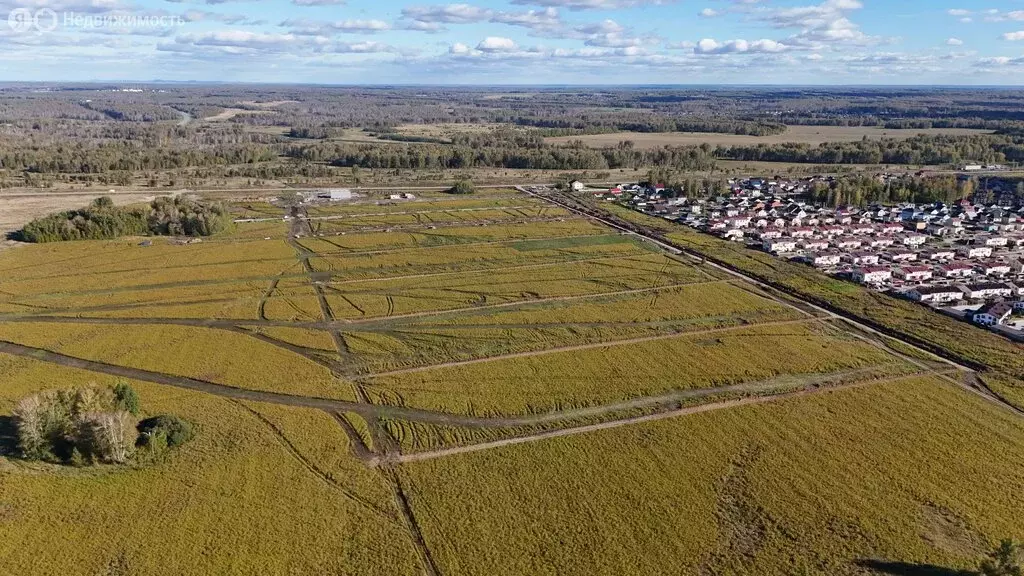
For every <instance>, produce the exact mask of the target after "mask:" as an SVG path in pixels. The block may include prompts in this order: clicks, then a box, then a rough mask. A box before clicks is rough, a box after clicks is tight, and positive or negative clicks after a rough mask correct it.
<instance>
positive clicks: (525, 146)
mask: <svg viewBox="0 0 1024 576" xmlns="http://www.w3.org/2000/svg"><path fill="white" fill-rule="evenodd" d="M410 124H412V125H417V124H421V125H472V126H481V128H480V129H477V130H468V131H454V132H449V133H443V134H441V133H438V134H426V135H424V134H418V133H414V134H408V133H403V132H400V131H399V130H398V127H399V126H404V125H410ZM787 124H815V125H836V126H861V125H866V126H884V127H888V128H931V127H966V128H984V129H988V130H992V131H993V132H994V133H993V134H976V135H964V136H952V135H945V136H943V135H920V136H917V137H914V138H910V139H908V140H895V139H893V140H870V141H869V140H866V139H865V140H864V141H862V142H845V143H826V144H823V145H820V146H812V145H808V144H771V145H769V144H751V145H741V146H719V147H714V146H707V145H703V146H675V147H663V148H660V149H655V150H641V149H639V148H636V147H634V146H632V145H631V143H630V142H629V141H628V138H625V137H624V139H623V142H621V143H620V144H619V145H618V146H613V147H611V148H608V149H600V150H596V149H589V148H587V147H585V146H583V145H582V143H579V142H570V143H568V144H562V145H555V144H551V143H546V142H545V140H544V137H546V136H555V135H562V136H565V135H569V136H573V135H584V134H594V133H604V132H614V131H621V130H628V131H633V132H668V131H702V132H724V133H730V134H741V135H770V134H774V135H777V134H785V131H786V125H787ZM495 125H501V126H505V127H504V128H497V129H495V128H494V126H495ZM353 130H355V133H356V134H357V135H358V137H355V136H353V132H352V131H353ZM719 160H740V161H778V162H788V163H802V164H809V165H843V164H906V165H936V166H951V165H956V164H960V163H967V162H971V163H1016V162H1022V161H1024V91H1019V90H1009V89H1006V90H995V89H989V90H986V89H976V90H962V89H881V88H878V89H874V88H865V89H828V90H826V89H768V88H764V89H762V88H688V89H683V88H616V89H583V88H580V89H556V88H550V89H538V88H526V89H501V90H499V89H487V88H383V87H382V88H343V87H317V86H226V85H194V86H193V85H139V86H128V87H126V86H113V85H109V86H105V85H62V86H44V85H37V84H22V85H18V84H9V85H0V186H5V187H9V186H18V185H28V186H50V185H52V184H53V183H54V182H81V183H87V184H99V185H122V186H128V185H132V184H137V183H139V182H140V181H141V182H147V181H148V182H149V183H150V185H152V186H158V185H169V186H187V185H193V184H201V183H202V181H203V179H204V178H207V177H209V176H210V175H211V174H218V175H221V176H224V175H228V176H239V177H247V178H254V179H270V178H292V179H297V180H301V179H304V178H324V177H329V176H331V175H332V173H333V172H332V170H333V169H337V168H350V167H359V168H366V169H388V170H419V169H463V168H505V169H547V170H607V169H620V168H630V169H640V168H670V169H673V170H679V171H685V170H692V171H705V170H714V169H715V166H716V162H717V161H719ZM158 172H159V173H161V174H162V175H163V177H162V178H157V176H156V175H155V174H156V173H158Z"/></svg>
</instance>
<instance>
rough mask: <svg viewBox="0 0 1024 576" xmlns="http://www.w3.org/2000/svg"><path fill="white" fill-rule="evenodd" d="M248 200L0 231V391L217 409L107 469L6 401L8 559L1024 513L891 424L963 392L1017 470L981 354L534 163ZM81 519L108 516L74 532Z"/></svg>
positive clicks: (962, 425)
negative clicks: (351, 197) (661, 223)
mask: <svg viewBox="0 0 1024 576" xmlns="http://www.w3.org/2000/svg"><path fill="white" fill-rule="evenodd" d="M233 210H234V213H235V214H236V215H237V216H238V217H239V218H254V219H257V220H258V221H255V222H239V223H236V225H235V227H234V228H233V229H232V230H231V231H229V232H227V233H224V234H222V235H218V236H215V237H212V238H209V239H204V241H203V242H199V243H185V242H180V241H175V240H173V239H167V238H149V239H144V238H130V239H128V238H126V239H119V240H111V241H87V242H68V243H57V244H43V245H26V246H20V247H18V248H16V249H12V250H7V251H4V252H2V253H0V418H6V415H8V414H10V411H11V409H12V408H13V405H14V403H15V402H16V401H17V400H18V399H19V398H22V397H24V396H25V395H27V394H29V393H31V392H33V391H37V390H42V389H47V388H54V387H63V386H68V385H84V384H87V383H89V382H95V383H98V384H100V385H109V384H112V383H113V382H115V381H117V379H118V378H120V379H128V380H131V381H132V384H133V385H135V386H137V387H138V390H139V392H140V394H141V395H142V397H143V401H144V404H145V405H146V406H151V407H152V408H147V410H148V409H152V410H163V409H166V411H172V412H178V413H181V414H182V415H184V416H186V417H188V418H189V419H191V420H192V421H193V422H195V423H196V425H197V427H198V429H199V435H198V440H197V444H195V446H194V447H187V448H185V449H184V450H182V451H180V452H178V453H175V454H174V455H173V456H172V457H171V458H170V459H169V460H168V461H166V462H162V463H159V464H158V465H155V466H154V467H151V468H145V467H143V468H140V469H131V470H114V469H111V470H101V471H99V472H95V471H92V470H77V469H70V468H69V467H60V466H52V465H32V464H29V463H26V462H24V461H22V460H20V459H18V458H15V457H13V452H12V450H13V449H12V448H11V447H10V443H9V441H8V444H7V445H4V444H3V442H4V440H3V438H4V435H3V431H4V430H5V428H4V424H5V420H0V448H3V447H4V446H6V448H4V450H0V536H2V537H4V538H0V540H3V541H4V542H5V544H0V557H3V558H5V562H6V561H8V560H9V561H10V563H11V565H13V566H15V567H16V568H18V569H19V570H20V571H22V572H25V571H26V570H27V571H28V572H31V571H32V570H36V571H37V572H42V573H69V572H71V571H74V570H76V569H78V568H81V567H85V568H86V569H87V570H88V571H90V572H88V573H104V570H105V571H106V572H107V573H109V572H111V571H112V570H114V568H110V567H111V566H114V567H115V568H117V569H122V568H119V567H122V566H127V568H126V569H130V571H129V572H128V573H132V574H134V573H138V574H154V573H158V572H160V571H161V570H163V571H165V572H166V571H167V570H170V571H173V572H176V573H197V574H198V573H233V574H244V573H254V572H260V573H274V574H278V573H289V572H292V573H314V572H316V573H320V572H324V573H367V574H368V573H388V574H428V575H431V576H433V575H436V574H446V575H448V574H495V573H523V574H556V573H557V574H573V573H579V574H584V573H587V574H601V573H608V574H612V573H615V574H625V573H645V574H653V573H693V572H703V573H730V572H737V571H738V572H744V571H745V572H747V573H762V572H764V573H773V572H774V573H791V572H792V571H793V570H799V569H801V568H800V567H802V566H805V567H807V568H812V570H811V571H810V572H808V573H829V574H832V573H846V572H851V573H854V572H856V571H855V570H853V568H850V567H851V566H853V564H851V562H853V560H851V559H853V558H854V556H856V555H857V554H862V553H863V554H868V553H873V554H884V555H886V557H891V556H893V554H889V552H891V551H893V550H896V549H897V548H896V547H897V546H902V545H903V544H904V543H906V542H910V541H911V540H912V538H913V537H914V536H912V534H911V532H912V530H911V528H910V526H911V524H912V523H913V522H918V524H915V526H924V528H921V534H923V535H922V536H919V537H918V538H919V541H915V542H913V543H911V544H908V546H909V547H908V548H907V549H908V550H912V551H913V559H915V560H918V559H937V560H943V561H948V562H950V563H952V564H954V565H957V566H959V565H962V564H963V562H964V559H965V558H967V557H968V556H969V555H970V554H973V553H974V552H973V551H972V550H973V548H969V547H968V548H963V547H962V546H961V547H960V548H956V549H955V551H953V552H949V551H943V550H940V549H938V548H935V547H934V546H933V547H932V548H927V546H931V544H922V543H921V542H932V541H937V539H938V538H939V537H938V536H934V537H933V536H932V535H931V533H930V532H927V529H929V527H933V528H934V527H935V526H938V528H935V530H939V531H940V532H941V535H948V530H946V529H945V527H946V524H944V523H949V522H952V523H953V524H954V525H956V526H969V527H970V530H967V529H966V528H965V530H967V531H966V532H964V533H966V534H969V535H970V536H969V538H968V539H967V540H965V541H966V542H968V545H969V546H980V545H979V544H978V542H981V541H982V540H984V539H986V538H991V537H994V535H996V534H1002V533H1006V532H1007V531H1009V530H1011V529H1012V528H1014V527H1015V526H1016V525H1015V524H1014V522H1015V521H1014V520H1012V519H1011V518H1010V515H1009V514H1007V513H1006V508H1007V507H1008V506H1009V504H1008V503H1007V502H1005V501H1004V500H1001V499H1000V498H1001V497H1000V496H999V495H998V494H1001V492H997V491H996V490H997V489H993V491H991V492H990V491H988V489H986V490H985V491H981V492H978V493H976V494H973V495H972V496H971V498H974V499H973V500H968V501H967V503H966V504H964V505H963V506H959V505H956V506H954V505H951V504H950V503H949V502H948V498H947V496H948V495H949V494H952V493H954V492H955V491H957V490H961V489H962V488H963V486H961V484H962V483H963V482H965V481H964V480H957V482H961V484H957V483H955V482H951V481H950V482H946V483H943V482H945V481H944V480H943V479H941V478H936V477H934V476H921V477H918V476H915V475H914V474H912V470H913V468H912V467H911V466H910V465H908V464H905V463H904V462H896V461H895V460H894V458H895V457H894V456H893V454H895V453H896V452H894V451H895V450H896V448H893V447H890V446H889V444H887V442H890V443H891V442H893V441H894V440H893V438H890V436H891V435H892V434H895V433H890V427H891V426H893V422H895V420H896V416H897V415H898V416H899V417H900V418H903V417H904V416H905V421H904V420H900V421H899V427H900V428H899V432H900V434H901V435H900V436H899V437H898V442H897V443H898V444H899V445H900V446H904V447H905V445H906V444H908V443H911V442H920V443H921V444H920V445H921V446H923V448H922V449H923V450H925V451H926V453H925V454H914V455H913V456H912V459H913V458H916V459H922V458H925V457H926V455H931V454H938V453H939V452H941V450H942V449H943V448H944V445H942V444H941V443H939V441H938V440H936V439H935V438H933V437H931V436H928V435H929V434H933V432H934V430H933V429H934V428H935V426H936V424H935V422H936V421H939V420H944V421H945V422H946V423H947V424H948V425H949V426H950V428H949V430H951V431H958V432H957V433H960V434H966V435H962V436H961V438H960V439H961V440H962V441H963V442H964V444H963V445H964V446H967V447H968V449H970V450H971V451H973V452H972V455H971V456H970V458H971V459H970V460H967V461H965V463H962V465H961V467H962V468H970V469H971V470H973V471H975V472H976V473H978V474H983V475H987V476H985V477H986V478H988V477H990V476H991V477H995V478H996V484H997V485H998V486H999V487H1001V488H1005V489H1009V488H1014V486H1011V484H1012V480H1010V479H1011V478H1012V477H1013V475H1014V474H1019V471H1018V470H1016V469H1015V468H1013V466H1014V465H1013V464H1012V463H1009V462H1003V463H999V464H993V463H987V460H986V458H987V456H986V454H988V453H989V452H991V451H992V450H997V449H998V450H1014V449H1019V446H1020V445H1021V444H1022V443H1024V439H1022V438H1024V432H1022V431H1021V430H1020V425H1019V424H1017V423H1016V420H1013V419H1012V418H1010V417H1009V416H1006V415H1003V414H1001V413H996V412H994V411H996V410H997V408H993V407H990V406H988V405H986V404H985V403H984V402H983V401H982V400H981V399H977V398H975V397H973V396H971V397H968V396H967V395H966V394H965V393H964V392H962V391H960V390H959V389H958V388H955V387H954V385H953V384H952V383H951V382H954V383H955V382H958V381H960V380H959V379H961V378H965V377H966V376H965V375H964V374H960V373H959V372H958V371H957V370H956V369H954V368H953V367H951V366H949V365H947V364H943V363H941V362H938V361H935V360H934V359H932V358H930V357H928V356H927V355H926V354H924V353H922V352H920V351H917V350H915V349H913V348H908V347H907V346H905V345H902V344H900V343H898V342H893V341H887V340H885V339H882V338H880V337H878V336H876V335H873V334H871V333H869V332H865V331H859V330H853V329H852V328H851V327H850V326H848V325H846V324H844V323H842V322H840V321H839V320H837V319H835V318H833V317H831V316H829V315H827V314H825V313H822V312H818V311H815V310H814V309H813V308H809V307H806V306H794V305H793V302H792V301H790V300H786V299H780V298H777V297H776V296H774V295H772V294H771V293H769V292H766V291H765V290H763V289H762V288H759V287H757V286H753V285H750V284H748V283H746V282H743V281H742V280H740V279H737V278H735V277H732V276H729V275H727V274H725V273H724V272H722V271H720V270H717V269H715V268H712V267H709V266H707V265H705V264H704V263H702V262H700V261H696V260H692V259H688V258H685V257H681V256H674V255H670V254H666V253H663V252H661V251H659V250H658V249H657V248H656V247H655V246H654V245H652V244H651V243H648V242H644V241H642V240H641V239H639V238H638V237H636V236H632V235H626V234H620V233H619V232H618V231H616V230H613V229H611V228H608V227H606V226H604V225H602V224H600V223H597V222H595V221H592V220H589V219H586V218H584V217H581V216H578V215H575V214H573V213H570V212H568V211H566V210H564V209H562V208H559V207H556V206H554V205H552V204H548V203H546V202H544V201H543V200H540V199H538V198H535V197H533V196H530V195H527V194H518V193H515V192H513V191H510V190H504V191H501V193H500V194H499V193H493V194H481V195H476V196H473V197H468V198H453V197H450V196H443V197H436V198H435V197H431V198H429V199H426V200H424V199H422V198H421V199H417V200H415V201H401V202H399V201H394V202H391V201H375V200H372V199H362V200H359V201H357V202H354V203H348V204H344V203H334V204H317V205H304V206H299V207H296V209H295V210H293V209H292V207H290V206H286V205H284V204H283V203H281V202H274V203H270V202H262V201H261V202H255V201H249V202H240V203H238V204H237V205H235V206H234V207H233ZM285 214H297V216H296V217H290V218H288V219H285V218H284V215H285ZM115 376H116V377H117V378H115ZM965 381H966V380H965ZM183 388H187V389H183ZM197 390H198V391H197ZM970 426H975V428H973V429H971V430H970V431H969V432H963V430H964V429H966V428H969V427H970ZM918 428H919V429H918ZM857 430H861V431H864V434H865V435H864V436H863V437H862V438H861V440H862V441H863V442H864V444H857V443H856V441H858V440H857V438H854V433H855V431H857ZM943 433H946V431H945V429H944V430H943ZM950 433H952V432H950ZM988 434H991V435H994V437H995V438H996V440H995V442H996V443H998V446H996V445H995V444H992V445H989V444H984V443H983V438H984V437H985V436H986V435H988ZM819 446H820V447H821V449H820V450H818V449H817V448H815V447H819ZM851 446H852V447H853V448H851ZM901 449H902V448H901ZM466 450H473V452H471V453H464V451H466ZM873 454H877V455H878V457H879V458H880V460H877V461H875V460H872V459H871V458H870V455H873ZM748 456H749V457H748ZM936 458H939V459H941V458H945V456H944V455H943V454H938V456H936ZM829 459H832V460H835V462H832V463H831V464H830V463H829V462H826V463H825V464H822V460H829ZM553 460H556V461H557V462H555V463H554V464H552V461H553ZM588 461H590V464H588ZM830 461H831V460H830ZM737 462H744V463H748V464H745V465H743V466H741V465H739V464H736V463H737ZM805 462H806V463H807V464H806V465H805V464H804V463H805ZM876 462H881V464H876ZM915 462H916V460H915ZM591 464H594V465H598V466H601V470H593V469H591ZM40 466H41V467H40ZM47 466H48V467H47ZM776 468H777V469H778V470H779V471H781V472H780V474H781V475H782V476H783V477H784V478H785V479H786V480H787V482H789V484H786V486H785V489H778V486H776V485H775V484H773V483H772V482H773V480H772V476H771V474H770V471H771V470H774V469H776ZM858 468H865V469H867V472H865V473H863V474H862V476H864V477H865V478H867V480H865V481H866V482H872V483H875V484H883V483H884V481H886V480H892V481H893V482H895V485H897V486H899V487H900V491H899V493H898V494H896V495H895V496H892V497H891V498H889V497H888V496H886V498H889V499H888V500H886V505H887V506H888V505H891V506H892V509H893V510H900V511H901V514H905V515H906V518H907V519H906V520H904V519H901V520H899V522H897V523H895V524H892V530H891V531H886V529H885V527H884V526H883V525H882V524H880V523H882V522H883V520H884V518H883V517H884V515H885V514H886V511H885V510H884V509H870V510H869V509H868V508H869V506H867V504H865V501H864V500H863V495H857V494H854V495H853V496H849V497H848V496H847V495H846V494H839V493H834V494H833V493H831V492H829V491H830V490H832V489H833V488H834V486H835V484H836V483H837V482H839V479H840V478H851V477H858V476H857V475H856V474H854V473H853V472H852V471H853V470H856V469H858ZM918 468H920V467H918ZM473 469H477V470H480V471H481V474H480V475H479V476H477V478H478V480H479V481H474V480H471V479H470V477H471V476H472V474H473V473H472V472H471V471H472V470H473ZM818 471H821V475H820V476H819V475H816V474H817V472H818ZM498 478H508V479H510V481H509V483H508V484H507V485H505V484H503V483H502V482H501V481H499V480H498ZM680 478H682V479H683V480H678V481H677V479H680ZM538 482H540V484H538ZM734 486H735V488H733V487H734ZM522 490H526V491H529V492H531V494H529V495H528V496H527V497H525V499H522V500H521V502H522V507H517V506H512V505H511V504H510V502H511V501H512V500H511V499H512V496H511V494H513V493H517V492H519V491H522ZM53 492H58V493H59V496H57V497H51V496H48V494H51V493H53ZM587 494H590V495H592V498H591V499H590V500H587ZM178 496H181V499H180V500H179V499H178ZM300 496H301V498H300ZM801 498H812V499H815V502H816V504H818V506H817V507H816V508H815V509H813V510H809V509H807V506H806V505H805V504H804V502H803V500H801ZM299 500H301V502H300V501H299ZM178 501H187V502H188V503H189V506H185V507H182V506H177V505H168V504H166V503H167V502H178ZM920 502H926V503H927V505H926V506H925V507H924V508H922V507H921V505H920ZM983 505H990V506H991V507H993V510H990V511H987V512H983V513H982V512H978V507H980V506H983ZM958 506H959V507H958ZM666 507H667V508H666ZM506 508H515V509H514V510H512V509H506ZM28 510H31V511H32V513H31V514H29V513H28V512H27V511H28ZM913 514H917V515H918V516H913ZM919 517H920V518H924V519H925V520H920V519H919ZM160 518H170V519H173V521H174V522H175V527H173V528H167V527H165V528H163V530H161V527H160V526H159V523H160V522H161V520H160ZM125 519H129V520H125ZM601 519H607V520H608V522H611V523H613V524H614V525H615V526H618V527H629V529H628V530H625V529H620V528H615V529H608V528H607V522H605V521H604V520H601ZM922 522H923V523H922ZM179 524H180V527H179V526H178V525H179ZM65 526H66V527H65ZM86 527H88V528H86ZM218 530H220V531H223V532H224V535H223V536H215V532H216V531H218ZM942 530H945V531H942ZM37 532H39V533H44V534H45V535H46V536H45V537H43V538H39V539H35V540H33V539H29V538H27V537H25V536H24V535H25V534H30V533H32V534H34V533H37ZM836 534H840V535H847V536H849V539H848V540H849V542H850V544H848V545H845V544H844V545H840V544H837V543H836V538H837V536H836ZM58 537H60V538H65V539H66V538H74V539H76V541H83V542H84V544H83V545H82V546H77V547H75V548H74V549H72V550H65V551H62V552H60V553H51V554H46V552H45V551H46V549H47V547H50V548H52V547H54V546H55V545H54V542H56V541H57V539H58ZM943 537H945V536H943ZM929 538H931V540H929ZM737 540H743V541H742V542H739V543H737ZM747 540H750V542H746V541H747ZM62 541H63V540H62ZM844 541H845V540H844ZM168 542H186V543H188V545H189V546H191V547H201V548H203V549H204V554H202V558H198V559H193V560H189V559H188V558H187V557H185V556H182V555H177V556H175V555H174V554H173V553H172V552H169V551H168ZM211 542H212V544H211ZM555 542H561V543H562V544H561V545H558V546H556V545H555V544H554V543H555ZM958 542H959V541H958ZM957 546H960V544H957ZM964 546H967V545H964ZM584 550H590V551H591V552H588V553H586V554H584V553H583V552H582V551H584ZM594 551H596V552H594ZM237 554H244V555H245V556H244V557H243V558H238V557H236V555H237ZM168 556H171V558H169V559H166V560H165V558H166V557H168ZM582 556H586V558H583V559H581V558H582ZM574 557H575V558H576V560H573V558H574ZM190 562H191V564H190ZM794 566H795V568H794ZM847 568H850V569H849V570H847ZM815 570H817V572H815ZM122 571H123V569H122Z"/></svg>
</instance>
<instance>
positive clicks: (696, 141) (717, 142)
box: [544, 126, 991, 149]
mask: <svg viewBox="0 0 1024 576" xmlns="http://www.w3.org/2000/svg"><path fill="white" fill-rule="evenodd" d="M918 134H929V135H936V134H949V135H954V136H956V135H969V134H991V131H990V130H972V129H969V128H927V129H918V130H914V129H888V128H876V127H872V126H789V127H788V128H787V129H786V131H785V132H784V133H782V134H772V135H770V136H746V135H744V136H740V135H736V134H718V133H713V132H661V133H657V132H645V133H640V132H615V133H610V134H587V135H584V136H558V137H553V138H545V139H544V140H545V141H546V142H550V143H552V144H567V143H569V142H573V141H576V140H582V141H583V142H584V143H585V144H586V145H587V146H590V147H592V148H611V147H614V146H616V145H617V144H618V143H619V142H622V141H624V140H629V141H631V142H633V144H634V146H636V147H637V148H646V149H650V148H661V147H662V146H699V145H701V144H705V143H707V144H710V145H712V146H756V145H758V144H783V143H787V142H796V143H799V144H811V145H813V146H817V145H818V144H823V143H825V142H857V141H860V140H861V139H862V138H865V137H867V138H868V139H869V140H879V139H882V138H895V139H899V140H905V139H907V138H912V137H914V136H917V135H918Z"/></svg>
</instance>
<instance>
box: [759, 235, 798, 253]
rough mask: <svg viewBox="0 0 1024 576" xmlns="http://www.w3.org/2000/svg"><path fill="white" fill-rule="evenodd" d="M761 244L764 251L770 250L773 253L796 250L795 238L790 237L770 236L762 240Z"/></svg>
mask: <svg viewBox="0 0 1024 576" xmlns="http://www.w3.org/2000/svg"><path fill="white" fill-rule="evenodd" d="M761 245H762V246H763V247H764V249H765V251H766V252H772V253H775V254H780V253H783V252H792V251H794V250H796V240H793V239H792V238H770V239H767V240H764V241H763V242H762V243H761Z"/></svg>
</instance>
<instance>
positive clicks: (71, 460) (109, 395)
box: [13, 383, 193, 466]
mask: <svg viewBox="0 0 1024 576" xmlns="http://www.w3.org/2000/svg"><path fill="white" fill-rule="evenodd" d="M139 411H140V405H139V396H138V394H137V393H136V392H135V390H134V389H132V387H131V386H129V385H128V384H124V383H119V384H117V385H115V386H114V387H113V388H98V387H95V386H90V387H85V388H77V389H64V390H46V391H44V392H39V393H37V394H33V395H31V396H29V397H27V398H23V399H22V400H20V401H19V402H18V403H17V404H16V405H15V407H14V411H13V416H14V425H15V428H16V430H17V437H18V449H19V450H20V452H21V455H22V456H23V457H24V458H26V459H28V460H41V461H46V462H54V463H66V464H74V465H78V466H81V465H89V464H99V463H107V464H124V463H127V462H129V461H130V460H131V459H132V458H133V457H136V458H153V457H160V456H162V455H163V454H164V453H166V451H167V450H168V449H169V448H174V447H177V446H180V445H181V444H184V443H185V442H188V441H189V440H190V439H191V438H192V436H193V430H192V425H191V424H190V423H189V422H187V421H185V420H182V419H181V418H178V417H177V416H173V415H161V416H157V417H154V418H149V419H147V420H143V421H141V422H140V421H139V420H138V415H139Z"/></svg>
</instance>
